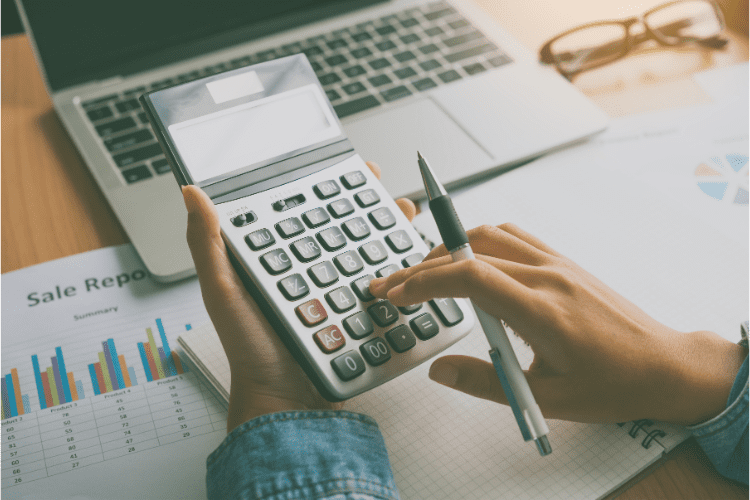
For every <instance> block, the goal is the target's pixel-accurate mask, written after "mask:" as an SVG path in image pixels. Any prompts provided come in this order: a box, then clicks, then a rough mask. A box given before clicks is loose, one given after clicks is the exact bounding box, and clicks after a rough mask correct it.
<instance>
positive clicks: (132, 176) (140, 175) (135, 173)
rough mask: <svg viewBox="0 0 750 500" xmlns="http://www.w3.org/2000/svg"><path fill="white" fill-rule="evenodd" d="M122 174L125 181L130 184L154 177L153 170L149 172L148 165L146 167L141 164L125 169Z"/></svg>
mask: <svg viewBox="0 0 750 500" xmlns="http://www.w3.org/2000/svg"><path fill="white" fill-rule="evenodd" d="M122 176H123V177H125V181H126V182H127V183H128V184H132V183H134V182H138V181H142V180H143V179H148V178H149V177H153V176H152V175H151V172H149V170H148V167H146V165H140V166H138V167H134V168H129V169H127V170H123V171H122Z"/></svg>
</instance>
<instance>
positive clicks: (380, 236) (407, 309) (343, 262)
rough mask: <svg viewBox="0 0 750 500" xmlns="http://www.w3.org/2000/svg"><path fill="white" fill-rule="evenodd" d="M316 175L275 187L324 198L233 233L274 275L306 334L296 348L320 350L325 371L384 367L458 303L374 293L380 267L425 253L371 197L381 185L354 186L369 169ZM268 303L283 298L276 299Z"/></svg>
mask: <svg viewBox="0 0 750 500" xmlns="http://www.w3.org/2000/svg"><path fill="white" fill-rule="evenodd" d="M321 177H322V176H321ZM321 177H317V178H316V180H315V182H310V183H309V184H307V187H306V188H303V189H296V188H295V189H292V188H288V189H287V191H286V192H284V194H283V195H281V197H283V196H287V194H286V193H290V192H291V193H299V194H300V196H305V197H306V198H307V200H308V202H309V201H314V200H316V198H317V200H325V201H320V202H319V203H320V205H319V206H317V207H316V206H312V207H306V208H308V209H307V210H306V211H304V212H302V211H301V209H297V210H300V211H299V212H296V213H294V212H292V213H289V215H290V216H292V217H288V218H286V219H284V220H281V221H280V222H278V223H275V224H274V222H276V221H277V220H278V219H273V220H272V221H268V222H267V223H266V224H267V227H260V228H258V229H256V230H254V231H252V232H251V231H247V230H246V232H245V233H244V234H242V235H241V236H240V237H241V238H243V239H244V242H245V243H243V247H244V245H245V244H246V245H247V246H246V247H244V248H245V251H246V252H247V251H248V249H249V251H251V252H258V254H257V256H256V258H257V259H258V261H259V262H260V264H261V265H262V267H263V269H264V270H265V272H266V273H268V275H272V276H276V278H274V281H273V282H275V284H276V286H277V288H278V290H279V291H280V292H281V294H282V295H283V297H284V298H285V299H286V300H287V301H288V302H287V304H288V305H287V306H286V307H289V309H288V311H289V313H291V314H288V313H284V316H285V318H286V319H287V321H289V322H290V325H292V328H293V329H294V333H295V334H296V335H298V336H302V335H308V337H307V341H306V342H309V344H307V345H308V347H306V348H305V349H314V350H315V351H319V352H318V353H317V354H316V355H315V356H316V357H320V356H324V357H325V358H323V359H326V358H327V361H326V362H329V363H330V366H331V369H332V370H333V372H334V373H335V375H332V374H331V375H328V376H334V377H338V379H339V380H340V381H343V382H347V381H350V380H353V379H356V378H357V377H359V376H360V375H362V374H363V373H365V372H366V371H367V370H386V371H385V372H383V373H389V371H388V370H389V369H388V368H387V367H388V366H389V365H388V362H389V361H390V362H391V363H393V362H394V361H392V360H393V358H394V357H398V356H399V355H400V353H405V352H407V351H416V349H414V348H415V346H417V345H419V344H420V343H421V342H424V341H428V340H430V339H432V338H434V337H435V336H438V334H439V333H440V332H441V324H444V325H446V326H450V325H455V324H457V323H459V322H460V321H461V320H462V319H463V314H462V312H461V308H459V307H458V305H457V304H456V303H455V301H453V300H452V299H436V300H433V301H430V302H429V304H430V306H429V308H425V306H424V304H421V303H420V304H414V305H411V306H401V307H396V306H394V305H393V304H391V303H390V302H389V301H388V300H378V299H376V297H374V296H373V295H372V293H370V289H369V285H370V282H371V281H372V280H373V279H374V277H375V276H378V277H388V276H390V275H391V274H393V273H394V272H396V271H398V270H399V269H402V268H407V267H411V266H414V265H416V264H418V263H419V262H421V261H422V260H423V259H424V254H423V253H418V252H417V253H415V252H414V251H412V252H409V250H411V249H412V248H414V244H413V241H412V239H411V238H410V236H409V234H410V233H409V232H407V231H404V230H402V229H399V227H398V226H397V224H398V223H399V220H400V219H399V218H397V217H396V215H394V212H395V210H394V209H393V208H391V207H393V206H394V205H393V204H392V203H391V202H389V203H388V206H387V207H386V206H380V207H378V206H377V205H378V204H382V203H383V200H382V199H381V195H380V194H379V193H380V192H382V191H380V190H379V189H375V186H370V187H367V186H366V187H364V188H363V187H362V186H364V185H365V184H366V183H367V179H368V176H366V175H364V174H363V173H362V172H360V171H353V172H349V173H347V174H345V175H341V176H338V177H335V180H334V179H331V178H329V179H326V178H325V177H322V178H321ZM342 186H343V187H342ZM304 189H307V192H304ZM310 190H312V193H310V192H309V191H310ZM240 208H241V207H237V208H233V210H234V212H232V213H237V212H238V211H239V209H240ZM245 210H247V209H246V208H245ZM392 210H393V211H392ZM257 213H258V220H257V221H256V222H255V225H261V224H262V223H263V219H264V217H266V215H265V214H264V213H263V211H262V210H258V211H257ZM294 215H296V216H294ZM272 225H273V227H271V226H272ZM242 229H244V228H240V229H239V230H240V231H241V230H242ZM313 229H314V230H315V231H314V232H313V231H311V232H309V233H308V234H304V233H305V231H308V230H313ZM284 240H287V241H284ZM350 242H356V243H352V244H351V245H350ZM347 245H350V246H349V248H347ZM418 248H419V249H420V250H422V249H423V247H422V246H419V247H418ZM261 250H262V251H261ZM250 255H252V254H250ZM399 264H400V265H399ZM368 266H370V267H369V268H368ZM366 268H367V269H366ZM363 271H364V272H363ZM261 273H262V271H261ZM273 282H272V283H273ZM316 292H317V293H316ZM277 307H280V308H283V307H284V305H283V304H282V303H280V302H279V303H277ZM292 311H293V312H292ZM428 311H429V312H428ZM338 315H340V316H338ZM295 316H296V317H295ZM294 323H296V326H295V325H294ZM306 328H309V329H310V330H309V331H308V333H304V332H305V329H306ZM438 338H441V337H439V336H438ZM433 342H440V341H437V340H435V341H433ZM313 344H314V345H313ZM419 352H420V353H422V352H424V348H420V351H419ZM329 354H330V355H331V356H330V357H328V355H329ZM415 354H416V353H415ZM418 355H419V356H422V355H423V354H418ZM320 362H321V361H319V360H316V363H320Z"/></svg>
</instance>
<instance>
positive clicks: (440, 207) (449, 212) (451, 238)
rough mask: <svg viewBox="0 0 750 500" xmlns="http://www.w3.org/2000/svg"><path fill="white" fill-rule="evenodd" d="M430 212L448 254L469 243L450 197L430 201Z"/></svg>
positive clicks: (440, 197) (439, 197)
mask: <svg viewBox="0 0 750 500" xmlns="http://www.w3.org/2000/svg"><path fill="white" fill-rule="evenodd" d="M430 211H432V216H433V217H434V218H435V223H436V224H437V227H438V230H440V236H441V237H442V238H443V243H444V244H445V248H446V249H448V251H449V252H450V251H452V250H455V249H456V248H458V247H460V246H461V245H465V244H467V243H468V242H469V237H468V236H466V231H464V227H463V226H462V225H461V220H460V219H459V218H458V214H457V213H456V209H455V208H453V201H452V200H451V198H450V196H438V197H437V198H435V199H432V200H430Z"/></svg>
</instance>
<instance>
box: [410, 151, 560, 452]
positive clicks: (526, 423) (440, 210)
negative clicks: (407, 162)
mask: <svg viewBox="0 0 750 500" xmlns="http://www.w3.org/2000/svg"><path fill="white" fill-rule="evenodd" d="M417 158H418V161H419V170H420V171H421V172H422V180H423V181H424V187H425V190H426V191H427V198H428V199H429V202H430V211H431V212H432V216H433V217H434V218H435V223H436V224H437V227H438V230H440V236H441V237H442V238H443V243H444V244H445V248H446V249H447V250H448V252H450V254H451V257H452V258H453V262H458V261H460V260H468V259H473V258H474V252H472V250H471V245H469V238H468V236H467V235H466V231H464V228H463V226H462V225H461V221H460V220H459V219H458V214H456V210H455V209H454V208H453V202H452V201H451V198H450V196H448V193H447V192H446V191H445V188H444V187H443V185H442V184H440V181H438V180H437V179H436V178H435V174H434V173H433V172H432V169H431V168H430V165H429V164H428V163H427V160H425V159H424V157H422V155H421V154H420V153H419V152H417ZM472 305H473V306H474V311H475V312H476V315H477V319H478V320H479V323H480V324H481V325H482V329H483V330H484V334H485V336H486V337H487V342H489V344H490V348H491V349H490V359H492V365H493V366H494V367H495V372H496V373H497V377H498V378H499V379H500V383H501V384H502V386H503V391H505V396H506V397H507V398H508V403H509V404H510V407H511V409H512V410H513V415H514V416H515V417H516V422H518V427H519V428H520V429H521V434H522V435H523V439H524V441H530V440H532V439H533V440H534V442H535V443H536V446H537V449H538V450H539V454H540V455H542V456H546V455H549V454H550V453H552V447H551V446H550V444H549V440H548V439H547V434H549V427H547V422H546V421H545V420H544V416H543V415H542V412H541V410H540V409H539V405H537V404H536V400H535V399H534V395H533V394H532V393H531V388H530V387H529V383H528V381H527V380H526V377H525V376H524V373H523V370H522V369H521V365H520V364H519V363H518V358H517V357H516V353H515V352H514V351H513V347H512V346H511V345H510V340H509V339H508V333H507V332H506V331H505V328H504V327H503V325H502V323H501V322H500V321H498V320H496V319H495V318H494V317H493V316H490V315H489V314H487V313H485V312H484V311H482V310H481V309H479V308H478V307H477V306H476V304H472Z"/></svg>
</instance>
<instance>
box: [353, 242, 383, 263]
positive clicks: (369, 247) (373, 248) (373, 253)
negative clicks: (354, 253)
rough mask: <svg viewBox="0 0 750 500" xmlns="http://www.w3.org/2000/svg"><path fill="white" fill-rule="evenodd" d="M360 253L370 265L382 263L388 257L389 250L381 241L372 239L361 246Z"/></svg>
mask: <svg viewBox="0 0 750 500" xmlns="http://www.w3.org/2000/svg"><path fill="white" fill-rule="evenodd" d="M359 253H360V254H361V255H362V257H363V258H364V259H365V262H367V263H368V264H370V265H373V264H380V263H381V262H383V261H384V260H385V259H387V258H388V252H387V251H386V249H385V246H383V244H382V243H380V242H379V241H377V240H375V241H370V242H368V243H365V244H364V245H362V246H361V247H359Z"/></svg>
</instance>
